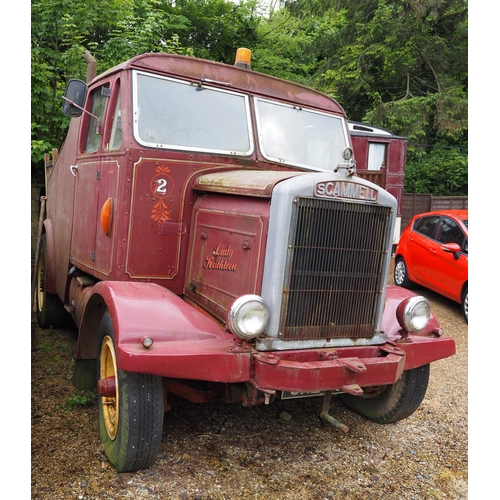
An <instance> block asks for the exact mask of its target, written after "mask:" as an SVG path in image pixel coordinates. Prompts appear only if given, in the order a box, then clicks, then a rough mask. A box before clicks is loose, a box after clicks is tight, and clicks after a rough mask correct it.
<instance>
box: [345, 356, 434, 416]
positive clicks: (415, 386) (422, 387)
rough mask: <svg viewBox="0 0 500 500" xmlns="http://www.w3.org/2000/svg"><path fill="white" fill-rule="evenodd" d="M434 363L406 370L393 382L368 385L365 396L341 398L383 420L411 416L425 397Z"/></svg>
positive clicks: (357, 409) (361, 411) (369, 414)
mask: <svg viewBox="0 0 500 500" xmlns="http://www.w3.org/2000/svg"><path fill="white" fill-rule="evenodd" d="M429 372H430V366H429V365H428V364H427V365H424V366H420V367H418V368H414V369H413V370H407V371H405V372H403V375H402V376H401V378H400V379H399V380H398V381H397V382H396V383H395V384H393V385H385V386H379V387H371V388H365V389H364V391H365V393H364V394H363V396H352V395H350V394H341V395H340V396H339V397H340V400H341V401H342V402H343V403H344V404H345V405H346V406H347V407H349V408H350V409H351V410H354V411H355V412H357V413H359V414H360V415H363V416H364V417H366V418H369V419H370V420H373V421H374V422H377V423H379V424H390V423H393V422H397V421H398V420H402V419H404V418H407V417H409V416H410V415H411V414H412V413H413V412H414V411H415V410H416V409H417V408H418V407H419V406H420V403H421V402H422V400H423V399H424V396H425V393H426V391H427V385H428V383H429Z"/></svg>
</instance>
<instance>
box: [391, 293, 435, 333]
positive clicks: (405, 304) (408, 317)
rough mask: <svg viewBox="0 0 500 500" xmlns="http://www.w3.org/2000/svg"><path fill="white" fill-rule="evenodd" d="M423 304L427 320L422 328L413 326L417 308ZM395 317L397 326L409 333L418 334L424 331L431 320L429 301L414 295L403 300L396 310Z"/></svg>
mask: <svg viewBox="0 0 500 500" xmlns="http://www.w3.org/2000/svg"><path fill="white" fill-rule="evenodd" d="M422 304H424V305H425V306H426V308H427V314H426V316H427V318H426V321H425V323H424V324H423V325H422V326H417V325H415V319H416V315H415V313H416V311H417V307H419V306H421V305H422ZM396 317H397V320H398V323H399V325H400V326H401V328H403V329H404V330H405V331H407V332H409V333H419V332H421V331H422V330H424V329H425V328H426V327H427V326H428V324H429V322H430V319H431V308H430V304H429V301H428V300H427V299H426V298H425V297H424V296H422V295H415V296H413V297H407V298H406V299H404V300H403V301H402V302H401V303H400V304H399V305H398V307H397V309H396Z"/></svg>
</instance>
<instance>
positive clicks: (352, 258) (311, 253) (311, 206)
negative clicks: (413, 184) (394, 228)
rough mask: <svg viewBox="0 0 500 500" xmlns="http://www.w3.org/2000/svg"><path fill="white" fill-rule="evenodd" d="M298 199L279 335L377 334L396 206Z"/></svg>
mask: <svg viewBox="0 0 500 500" xmlns="http://www.w3.org/2000/svg"><path fill="white" fill-rule="evenodd" d="M295 201H296V203H295V204H294V212H293V215H292V229H291V232H290V239H289V246H288V257H287V259H288V260H287V268H286V273H285V286H284V297H283V308H282V318H281V319H282V322H281V325H282V328H281V335H280V337H281V338H282V339H283V340H292V339H293V340H299V339H300V340H309V339H320V338H332V339H335V338H344V337H349V338H362V337H372V336H373V335H374V333H375V325H376V322H377V310H378V303H379V300H380V297H381V290H382V288H383V286H384V284H383V283H381V280H382V269H383V261H384V259H385V257H386V251H387V238H388V234H389V231H388V226H389V224H390V215H391V208H390V207H384V206H379V205H368V204H366V205H363V204H360V203H349V202H337V201H330V200H322V199H311V198H297V199H296V200H295Z"/></svg>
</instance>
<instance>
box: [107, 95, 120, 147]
mask: <svg viewBox="0 0 500 500" xmlns="http://www.w3.org/2000/svg"><path fill="white" fill-rule="evenodd" d="M121 145H122V107H121V89H120V90H119V91H118V96H117V97H116V105H115V112H114V115H113V124H112V125H111V135H110V138H109V148H108V149H109V151H116V150H118V149H120V146H121Z"/></svg>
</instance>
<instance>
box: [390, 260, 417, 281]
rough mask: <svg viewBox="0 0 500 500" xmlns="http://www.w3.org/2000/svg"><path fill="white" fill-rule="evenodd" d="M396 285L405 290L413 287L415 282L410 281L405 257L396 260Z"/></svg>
mask: <svg viewBox="0 0 500 500" xmlns="http://www.w3.org/2000/svg"><path fill="white" fill-rule="evenodd" d="M394 283H396V285H397V286H402V287H403V288H412V287H413V282H412V281H410V280H409V279H408V269H407V267H406V262H405V261H404V259H403V257H397V258H396V264H395V265H394Z"/></svg>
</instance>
